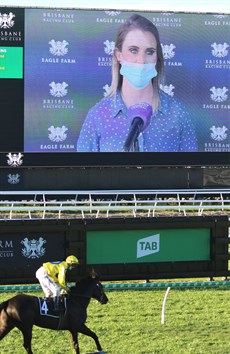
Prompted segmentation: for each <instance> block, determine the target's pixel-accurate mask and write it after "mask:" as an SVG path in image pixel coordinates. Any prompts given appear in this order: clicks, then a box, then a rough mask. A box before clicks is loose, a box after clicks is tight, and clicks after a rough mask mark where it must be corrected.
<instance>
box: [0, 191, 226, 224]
mask: <svg viewBox="0 0 230 354" xmlns="http://www.w3.org/2000/svg"><path fill="white" fill-rule="evenodd" d="M205 213H209V214H210V213H214V214H229V215H230V189H183V190H104V191H103V190H91V191H87V190H84V191H77V190H69V191H68V190H67V191H66V190H65V191H61V190H52V191H47V190H46V191H0V219H27V218H28V219H37V218H42V219H47V218H58V219H61V218H68V217H69V218H87V217H90V218H93V217H95V218H100V217H107V218H108V217H120V216H121V217H122V216H124V215H125V216H132V217H139V216H145V217H154V216H160V215H164V216H165V215H182V216H186V215H191V214H192V215H198V216H201V215H204V214H205Z"/></svg>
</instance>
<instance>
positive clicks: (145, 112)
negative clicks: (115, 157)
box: [123, 102, 152, 152]
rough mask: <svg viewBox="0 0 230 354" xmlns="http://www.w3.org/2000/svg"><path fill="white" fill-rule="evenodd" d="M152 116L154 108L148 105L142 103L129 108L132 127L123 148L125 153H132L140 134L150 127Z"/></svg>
mask: <svg viewBox="0 0 230 354" xmlns="http://www.w3.org/2000/svg"><path fill="white" fill-rule="evenodd" d="M151 116H152V107H151V106H150V105H149V104H148V103H145V102H141V103H138V104H135V105H133V106H131V107H129V109H128V118H129V120H130V122H131V125H130V128H129V133H128V136H127V138H126V141H125V143H124V146H123V151H126V152H127V151H130V149H131V148H132V146H133V144H134V143H135V141H136V140H137V138H138V136H139V135H140V133H141V132H143V131H144V130H145V129H146V128H147V127H148V125H149V123H150V120H151Z"/></svg>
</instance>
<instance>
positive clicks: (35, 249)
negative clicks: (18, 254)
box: [21, 237, 47, 259]
mask: <svg viewBox="0 0 230 354" xmlns="http://www.w3.org/2000/svg"><path fill="white" fill-rule="evenodd" d="M46 242H47V241H46V240H44V238H42V237H39V239H38V240H35V239H32V240H29V239H28V238H27V237H25V238H24V240H22V241H21V244H22V245H24V248H22V255H23V256H24V257H26V258H33V259H34V258H40V257H42V256H44V254H45V252H46V250H45V247H43V245H44V244H45V243H46Z"/></svg>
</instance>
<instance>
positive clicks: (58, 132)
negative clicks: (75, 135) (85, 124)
mask: <svg viewBox="0 0 230 354" xmlns="http://www.w3.org/2000/svg"><path fill="white" fill-rule="evenodd" d="M48 130H49V131H50V134H49V139H50V140H52V141H55V142H60V141H64V140H65V139H66V138H67V134H66V133H65V132H66V131H67V130H68V128H66V127H65V126H64V125H63V126H62V127H56V128H55V127H54V126H53V125H51V127H49V128H48Z"/></svg>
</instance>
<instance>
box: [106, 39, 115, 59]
mask: <svg viewBox="0 0 230 354" xmlns="http://www.w3.org/2000/svg"><path fill="white" fill-rule="evenodd" d="M103 44H104V45H105V47H104V51H105V53H106V54H108V55H112V54H113V52H114V48H115V42H113V41H111V42H110V41H109V40H108V39H107V40H106V41H105V42H104V43H103Z"/></svg>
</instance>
